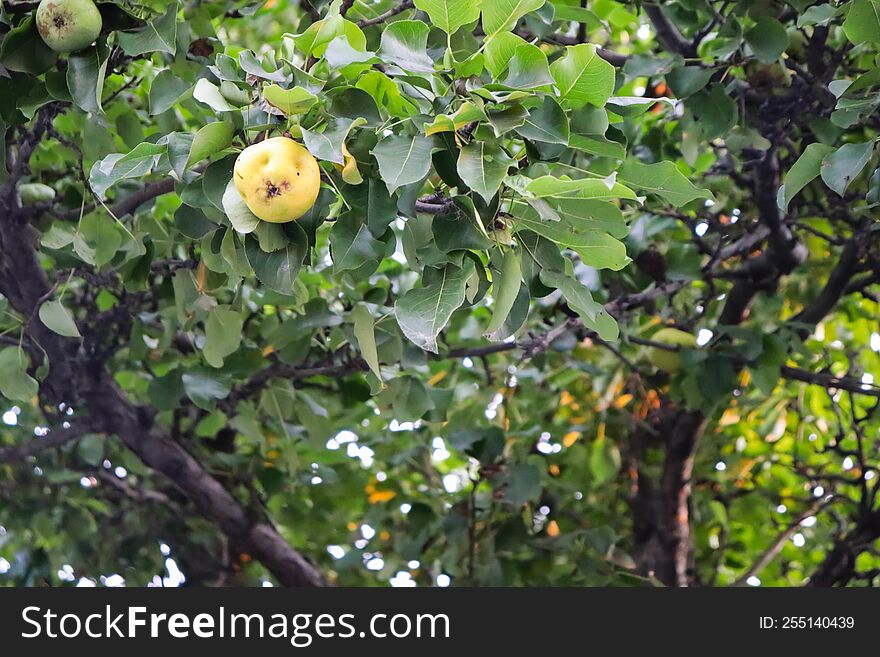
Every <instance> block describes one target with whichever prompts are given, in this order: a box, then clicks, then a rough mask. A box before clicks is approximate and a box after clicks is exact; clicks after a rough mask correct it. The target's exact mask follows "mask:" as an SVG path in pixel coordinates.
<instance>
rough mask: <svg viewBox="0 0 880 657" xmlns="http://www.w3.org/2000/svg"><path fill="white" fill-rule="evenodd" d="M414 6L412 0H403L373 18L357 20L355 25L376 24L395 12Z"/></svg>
mask: <svg viewBox="0 0 880 657" xmlns="http://www.w3.org/2000/svg"><path fill="white" fill-rule="evenodd" d="M414 6H415V5H414V4H413V1H412V0H403V2H401V3H400V4H399V5H397V6H396V7H392V8H391V9H389V10H388V11H386V12H385V13H382V14H379V15H378V16H376V17H375V18H366V19H364V20H362V21H358V23H357V25H358V27H362V28H363V27H370V26H371V25H378V24H379V23H384V22H385V21H387V20H388V19H389V18H392V17H394V16H397V14H401V13H403V12H405V11H406V10H407V9H412V8H413V7H414Z"/></svg>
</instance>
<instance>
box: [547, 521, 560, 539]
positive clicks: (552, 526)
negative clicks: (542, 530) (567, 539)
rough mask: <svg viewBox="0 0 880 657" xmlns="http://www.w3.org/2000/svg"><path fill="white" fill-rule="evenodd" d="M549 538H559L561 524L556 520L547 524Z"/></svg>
mask: <svg viewBox="0 0 880 657" xmlns="http://www.w3.org/2000/svg"><path fill="white" fill-rule="evenodd" d="M547 536H550V537H551V538H556V537H557V536H559V524H558V523H557V522H556V521H555V520H551V521H550V522H548V523H547Z"/></svg>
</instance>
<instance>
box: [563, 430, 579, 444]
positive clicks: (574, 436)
mask: <svg viewBox="0 0 880 657" xmlns="http://www.w3.org/2000/svg"><path fill="white" fill-rule="evenodd" d="M580 437H581V432H580V431H569V432H568V433H567V434H565V436H564V437H563V439H562V446H563V447H571V446H572V445H574V444H575V443H576V442H577V440H578V438H580Z"/></svg>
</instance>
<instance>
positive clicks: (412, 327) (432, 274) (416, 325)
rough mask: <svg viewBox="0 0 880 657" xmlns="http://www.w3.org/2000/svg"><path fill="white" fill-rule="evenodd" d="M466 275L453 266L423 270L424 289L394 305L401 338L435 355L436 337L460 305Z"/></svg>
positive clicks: (409, 293) (463, 271)
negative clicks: (405, 338)
mask: <svg viewBox="0 0 880 657" xmlns="http://www.w3.org/2000/svg"><path fill="white" fill-rule="evenodd" d="M470 274H471V272H470V271H468V269H467V268H465V267H458V266H456V265H453V264H447V265H446V266H445V267H443V268H442V269H432V268H428V269H426V270H425V273H424V274H423V282H424V287H421V288H414V289H412V290H409V291H408V292H406V293H405V294H404V295H403V296H401V297H400V298H399V299H398V300H397V303H395V304H394V313H395V315H396V316H397V323H398V324H399V325H400V329H401V330H402V331H403V334H404V335H405V336H406V337H407V338H409V339H410V340H411V341H412V342H413V343H414V344H415V345H417V346H418V347H421V348H422V349H424V350H425V351H430V352H432V353H435V354H436V353H438V350H437V336H438V335H439V334H440V331H442V330H443V328H444V327H445V326H446V324H448V323H449V320H450V318H451V317H452V313H453V312H455V310H456V309H457V308H459V307H460V306H461V305H462V304H463V303H464V294H465V288H466V286H467V281H468V278H469V277H470Z"/></svg>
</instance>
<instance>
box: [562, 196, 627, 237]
mask: <svg viewBox="0 0 880 657" xmlns="http://www.w3.org/2000/svg"><path fill="white" fill-rule="evenodd" d="M550 205H551V206H552V207H553V210H554V211H555V212H556V213H557V214H558V215H559V219H560V221H566V222H569V223H570V224H571V225H572V226H575V227H579V228H580V229H582V230H591V231H596V230H598V231H602V232H605V233H608V234H609V235H611V236H612V237H616V238H618V239H621V238H624V237H626V236H627V234H628V233H629V226H627V225H626V221H625V220H624V218H623V212H621V210H620V208H619V207H617V206H616V205H615V204H614V203H609V202H606V201H594V200H588V199H565V198H560V199H550Z"/></svg>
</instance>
